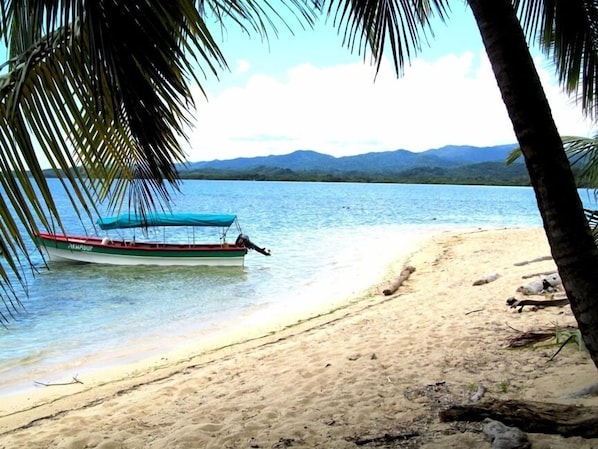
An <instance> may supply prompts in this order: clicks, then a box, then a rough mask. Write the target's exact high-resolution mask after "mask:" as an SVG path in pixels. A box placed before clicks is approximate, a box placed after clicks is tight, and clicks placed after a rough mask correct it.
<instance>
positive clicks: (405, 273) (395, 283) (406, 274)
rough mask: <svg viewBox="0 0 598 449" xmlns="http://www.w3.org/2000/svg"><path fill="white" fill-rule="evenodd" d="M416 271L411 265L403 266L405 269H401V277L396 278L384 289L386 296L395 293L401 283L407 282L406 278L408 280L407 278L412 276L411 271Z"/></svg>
mask: <svg viewBox="0 0 598 449" xmlns="http://www.w3.org/2000/svg"><path fill="white" fill-rule="evenodd" d="M414 271H415V267H412V266H411V265H408V266H406V267H405V268H403V271H401V274H400V275H399V277H398V278H396V279H395V280H394V281H393V282H392V283H391V284H390V286H389V287H388V288H386V289H384V290H383V292H382V293H384V295H385V296H389V295H392V294H393V293H395V292H396V291H397V290H398V289H399V287H400V286H401V284H402V283H403V282H405V280H407V278H408V277H409V276H411V273H413V272H414Z"/></svg>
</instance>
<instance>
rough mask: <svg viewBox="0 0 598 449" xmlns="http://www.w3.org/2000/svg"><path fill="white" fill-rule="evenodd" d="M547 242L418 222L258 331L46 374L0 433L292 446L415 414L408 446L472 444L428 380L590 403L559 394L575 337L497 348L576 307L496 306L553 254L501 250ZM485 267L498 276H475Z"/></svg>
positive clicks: (39, 438) (577, 356) (535, 235)
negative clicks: (350, 293)
mask: <svg viewBox="0 0 598 449" xmlns="http://www.w3.org/2000/svg"><path fill="white" fill-rule="evenodd" d="M547 254H549V251H548V246H547V243H546V239H545V236H544V235H543V230H542V229H538V228H533V229H532V228H524V229H521V228H517V229H499V230H496V229H494V230H476V231H451V232H444V233H442V234H438V235H434V236H431V237H428V238H426V240H425V242H424V243H423V244H422V246H421V248H419V249H418V250H417V251H416V252H414V253H412V254H410V255H401V256H400V257H398V258H397V259H396V260H395V261H394V262H393V263H392V264H391V265H390V266H389V267H388V270H386V271H385V273H381V274H383V275H384V279H385V280H384V281H381V282H380V283H378V284H375V285H373V286H372V287H370V288H369V289H367V290H366V291H364V292H361V293H360V294H359V295H357V296H356V297H355V298H353V299H352V300H349V301H347V303H346V304H345V305H341V306H338V307H336V308H334V309H333V310H329V311H328V312H324V311H322V312H321V313H320V314H318V315H317V316H313V317H312V318H309V319H303V320H302V319H299V317H297V316H295V317H293V319H294V320H295V323H294V324H287V325H286V326H282V327H281V328H278V330H274V331H270V332H267V333H266V335H260V332H259V330H256V333H255V334H252V335H248V334H247V330H246V329H244V330H242V331H239V334H238V335H236V337H235V338H236V339H237V340H238V341H237V342H236V343H235V342H234V341H235V340H234V339H232V340H231V339H228V344H227V343H226V342H225V341H224V340H220V341H216V340H215V341H212V342H211V343H212V346H211V347H210V346H209V345H203V344H202V345H197V346H196V347H194V348H191V347H186V348H181V350H180V351H178V352H174V353H169V354H161V355H158V356H156V357H153V358H151V359H149V360H145V361H143V362H141V363H139V364H134V365H131V366H129V367H128V368H127V369H126V370H123V368H122V367H117V368H115V369H114V371H112V373H111V375H110V373H108V372H107V371H105V372H103V374H102V375H101V376H98V377H97V378H94V377H93V376H90V378H89V379H87V378H86V379H85V380H84V381H85V383H84V384H73V385H67V386H53V387H46V388H44V389H43V390H42V391H43V392H44V393H46V394H47V396H45V397H43V398H42V397H41V396H43V395H31V396H30V397H29V398H27V397H23V396H21V397H19V398H12V399H11V404H10V407H9V406H8V404H7V403H5V401H4V398H3V401H2V402H3V404H2V406H1V407H0V441H2V442H4V441H5V440H6V444H8V446H7V447H12V445H11V444H9V443H13V444H14V445H15V447H16V445H20V446H21V447H40V448H41V447H72V448H75V447H83V444H82V442H83V443H84V444H87V445H88V446H87V447H96V445H99V444H100V442H102V441H104V442H113V443H114V444H116V443H119V444H120V446H116V447H127V448H129V447H131V448H132V447H152V448H162V447H175V446H176V447H200V446H201V447H215V448H216V447H227V446H230V447H247V446H251V445H253V446H252V447H275V444H276V443H277V441H282V440H284V441H287V440H289V441H290V440H293V441H294V442H295V444H293V445H294V446H299V447H316V446H322V445H325V446H327V447H332V448H337V447H338V448H345V447H347V448H348V447H354V443H352V442H350V440H348V439H347V438H349V439H350V438H351V437H352V436H355V435H376V434H383V433H384V432H390V431H392V430H393V429H394V431H396V429H399V428H403V427H413V428H416V427H417V428H418V432H420V433H421V435H422V436H421V444H422V446H421V447H430V448H432V447H438V448H440V447H455V448H456V447H468V446H466V444H469V445H470V446H469V447H476V446H472V444H473V443H472V441H473V442H476V441H477V442H479V441H483V437H482V436H481V435H480V434H479V433H475V432H471V431H469V432H468V431H465V432H457V431H456V430H455V427H454V426H453V427H451V426H450V425H449V424H440V423H438V419H437V416H436V413H434V410H433V408H434V407H432V406H431V405H430V402H429V399H430V394H431V391H430V388H432V387H433V386H436V387H433V388H432V390H433V389H434V388H436V389H439V390H442V392H441V393H442V395H444V396H446V397H447V398H449V399H450V400H451V401H455V402H459V401H462V400H463V399H464V397H465V396H466V395H467V392H468V390H469V389H470V387H471V386H472V385H476V384H477V385H481V384H483V385H485V386H486V388H487V389H488V393H487V394H488V395H491V396H497V397H504V398H508V397H516V398H522V399H527V400H545V401H555V402H562V403H580V404H586V405H597V404H598V399H597V398H596V397H593V398H582V399H577V400H575V401H571V400H565V399H563V396H564V395H565V394H567V393H570V392H572V391H575V390H577V389H580V388H582V387H584V386H587V385H588V384H589V383H595V382H596V381H597V380H598V376H597V373H596V369H595V367H594V365H593V364H592V363H591V360H589V357H588V356H587V355H584V354H583V353H582V352H580V351H579V350H575V348H573V347H572V346H573V345H567V347H565V348H564V349H563V350H562V351H561V353H560V354H559V356H558V357H556V358H555V360H554V361H553V362H550V364H548V363H547V359H548V358H549V356H550V355H552V353H554V352H555V351H556V349H557V348H555V347H550V348H549V347H546V348H540V349H535V350H529V349H526V350H506V349H505V341H506V339H507V338H508V337H509V336H510V335H512V334H513V332H514V331H513V329H518V330H521V331H527V330H532V329H537V328H541V327H546V326H550V325H554V323H558V324H559V326H565V325H567V324H570V323H571V322H574V319H573V317H572V315H571V312H570V310H569V309H568V307H567V308H550V309H542V310H539V311H537V312H531V311H530V312H528V311H525V312H522V313H517V312H516V311H514V310H513V309H509V308H508V307H506V305H505V300H506V298H507V297H509V296H515V290H516V288H517V283H521V282H523V281H522V280H521V276H522V274H531V273H537V272H540V271H546V270H549V269H551V268H553V267H554V263H553V262H552V261H551V260H549V261H543V262H538V263H534V264H530V265H526V266H518V267H516V266H514V264H515V263H517V262H521V261H524V260H532V259H534V258H537V257H541V256H546V255H547ZM405 265H412V266H414V267H415V269H416V271H415V272H414V273H413V274H412V275H411V276H410V277H409V279H408V280H407V281H406V282H405V283H404V285H403V286H401V287H400V288H399V290H398V291H397V292H396V293H395V294H393V295H390V296H384V295H382V293H381V292H382V290H383V289H384V288H386V287H387V286H388V284H389V283H390V282H391V281H392V280H393V279H392V276H397V275H398V274H399V273H400V271H401V270H402V268H403V267H404V266H405ZM490 272H496V273H497V274H498V278H497V280H496V281H494V282H491V283H488V284H486V285H481V286H476V287H474V286H472V283H473V281H475V280H476V279H478V278H480V277H482V276H485V275H487V274H489V273H490ZM391 274H392V276H391ZM380 279H382V278H380ZM291 321H292V320H291ZM262 333H263V330H262ZM243 340H244V341H243ZM204 343H207V342H204ZM202 348H203V349H202ZM110 377H112V380H109V379H110ZM565 378H566V379H567V382H566V383H565V382H563V379H565ZM499 385H502V387H499ZM431 386H432V387H431ZM501 388H502V389H504V390H505V391H501ZM36 392H38V391H37V390H36ZM437 393H438V392H437ZM34 396H37V397H34ZM443 400H445V399H443ZM446 400H448V399H446ZM108 411H110V413H108ZM175 417H176V418H175ZM73 423H75V424H74V425H73ZM140 423H143V425H141V424H140ZM29 426H33V427H34V429H35V432H34V433H35V434H33V433H32V432H31V429H29V432H28V429H27V428H28V427H29ZM420 427H421V429H419V428H420ZM451 429H452V430H451ZM537 438H538V441H541V442H552V443H551V444H557V442H558V445H559V446H558V447H562V448H568V447H571V448H573V447H583V448H585V447H588V448H589V447H591V446H589V445H586V446H584V444H585V442H584V441H579V439H575V438H569V439H567V440H566V442H564V441H561V440H562V438H561V437H558V436H541V437H537ZM191 441H192V442H193V443H191ZM587 441H588V442H590V443H589V444H595V443H597V442H598V441H596V440H587ZM186 442H188V443H186ZM592 442H593V443H592ZM77 444H79V446H77ZM193 444H194V445H193ZM435 444H437V446H435ZM546 444H548V443H546ZM106 447H112V446H106ZM281 447H282V446H281ZM417 447H420V446H417ZM534 447H535V446H534ZM545 447H548V446H545Z"/></svg>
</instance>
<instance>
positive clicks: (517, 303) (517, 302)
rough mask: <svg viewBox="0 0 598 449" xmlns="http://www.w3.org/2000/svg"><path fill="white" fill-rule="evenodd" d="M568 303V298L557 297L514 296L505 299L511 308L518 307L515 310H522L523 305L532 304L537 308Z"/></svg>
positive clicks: (560, 305)
mask: <svg viewBox="0 0 598 449" xmlns="http://www.w3.org/2000/svg"><path fill="white" fill-rule="evenodd" d="M567 304H569V298H558V299H542V300H536V299H516V298H509V299H507V305H508V306H510V308H511V309H514V308H516V307H519V310H517V312H519V313H521V312H523V307H525V306H534V307H538V308H540V309H541V308H544V307H562V306H566V305H567Z"/></svg>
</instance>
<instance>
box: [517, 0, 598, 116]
mask: <svg viewBox="0 0 598 449" xmlns="http://www.w3.org/2000/svg"><path fill="white" fill-rule="evenodd" d="M514 3H515V6H516V7H517V8H519V11H520V17H521V23H522V24H523V26H524V28H525V30H526V31H527V35H528V36H529V38H530V39H531V40H532V41H533V42H535V43H538V44H539V45H540V47H541V48H542V49H543V50H544V53H545V54H546V55H547V56H548V57H549V58H550V59H552V60H553V61H554V64H555V66H556V70H557V74H558V76H559V80H560V83H561V85H562V86H563V87H564V88H565V89H566V91H567V92H569V93H571V94H575V95H576V96H577V100H578V101H579V102H580V103H581V106H582V109H583V110H584V112H586V113H587V114H588V115H589V116H590V117H592V118H594V119H596V118H597V117H598V116H597V114H598V108H597V106H598V103H597V101H598V99H597V98H596V92H598V29H597V28H596V23H597V22H598V4H597V3H596V2H595V1H594V0H567V1H566V2H562V1H559V0H543V1H523V0H516V1H515V2H514Z"/></svg>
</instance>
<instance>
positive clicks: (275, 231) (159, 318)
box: [0, 181, 587, 396]
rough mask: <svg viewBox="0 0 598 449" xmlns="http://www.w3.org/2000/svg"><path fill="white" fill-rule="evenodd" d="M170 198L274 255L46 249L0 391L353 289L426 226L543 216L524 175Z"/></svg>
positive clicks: (534, 221)
mask: <svg viewBox="0 0 598 449" xmlns="http://www.w3.org/2000/svg"><path fill="white" fill-rule="evenodd" d="M52 182H55V181H52ZM60 195H61V193H60V191H59V189H57V190H56V201H57V203H58V204H59V205H60V206H59V207H61V208H62V209H63V210H64V211H65V214H66V215H67V216H68V215H69V214H70V212H69V208H68V203H67V201H66V199H65V198H62V197H61V196H60ZM582 196H583V197H584V199H586V200H587V195H586V194H585V193H584V194H582ZM173 209H174V210H175V211H180V212H183V211H189V212H198V213H201V212H206V213H235V214H237V215H238V217H239V220H240V223H241V226H242V228H243V232H244V233H245V234H248V235H249V237H250V238H251V240H252V241H253V242H254V243H256V244H257V245H259V246H265V247H267V248H269V249H271V251H272V256H271V257H264V256H262V255H261V254H258V253H256V252H251V251H250V253H249V254H248V255H247V257H246V263H245V267H243V268H233V267H231V268H215V267H211V268H197V267H187V268H183V267H180V268H164V267H162V268H158V267H156V268H153V267H110V266H97V265H87V264H74V263H51V264H50V265H49V270H46V269H44V268H43V264H42V263H41V262H42V261H41V260H37V262H39V267H40V271H39V273H38V274H36V275H35V276H34V277H32V279H31V280H30V282H29V286H28V288H29V294H28V296H27V297H23V298H22V301H23V304H24V306H25V308H26V311H24V312H23V313H21V314H19V315H18V316H17V317H16V320H14V321H11V322H10V324H9V325H8V328H6V329H0V396H1V395H6V394H10V393H13V392H14V391H15V389H26V388H32V387H33V385H34V382H35V381H44V382H48V381H51V380H52V376H56V375H57V373H60V372H62V373H63V374H64V373H67V377H70V376H73V375H76V374H77V373H79V372H81V370H84V369H85V363H87V362H86V361H88V360H92V359H98V358H99V359H100V360H101V361H102V363H105V364H110V363H119V361H122V360H123V355H124V354H126V355H127V357H128V358H127V361H132V359H131V358H132V357H134V356H133V354H135V353H137V352H138V350H139V348H143V349H144V351H146V352H152V351H154V352H156V351H166V350H168V349H172V347H173V346H175V345H176V344H178V343H181V342H183V341H185V338H186V336H188V335H191V334H198V332H200V333H201V331H203V332H205V333H207V332H209V331H210V329H216V328H219V329H220V328H221V324H222V323H224V322H227V321H229V320H233V319H236V318H238V317H239V316H248V315H250V314H251V312H252V311H259V312H260V313H263V312H264V311H265V310H270V311H271V313H287V312H288V311H289V310H290V309H293V308H299V306H304V305H308V303H310V302H312V303H317V302H321V301H330V300H331V299H333V298H332V296H335V297H338V298H341V297H347V296H350V295H351V294H353V293H356V292H358V291H360V290H362V289H365V288H367V287H368V286H369V285H371V284H372V283H373V282H375V281H376V276H379V275H380V274H381V273H382V272H383V269H384V266H385V265H386V264H387V263H389V262H390V261H391V260H393V258H396V255H397V254H398V253H400V252H401V251H402V250H405V249H413V248H411V247H410V245H411V246H412V245H414V244H415V243H416V241H417V238H416V237H417V236H421V235H423V234H426V233H431V232H438V231H441V230H445V229H454V228H493V227H521V226H539V225H540V224H541V222H540V216H539V213H538V211H537V207H536V203H535V198H534V195H533V192H532V190H531V189H530V188H521V187H481V186H477V187H473V186H435V185H398V184H397V185H394V184H346V183H295V182H292V183H291V182H250V181H248V182H242V181H185V182H183V184H182V192H181V194H180V195H176V197H175V198H174V206H173ZM66 222H67V228H68V232H69V233H81V232H84V228H86V229H91V228H92V226H91V224H90V223H85V224H84V225H82V224H80V223H79V222H78V221H77V219H76V218H75V217H74V215H72V214H71V216H70V218H68V219H67V220H66ZM235 237H236V233H235V234H234V235H231V236H229V239H232V240H234V238H235ZM187 342H188V341H187Z"/></svg>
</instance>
